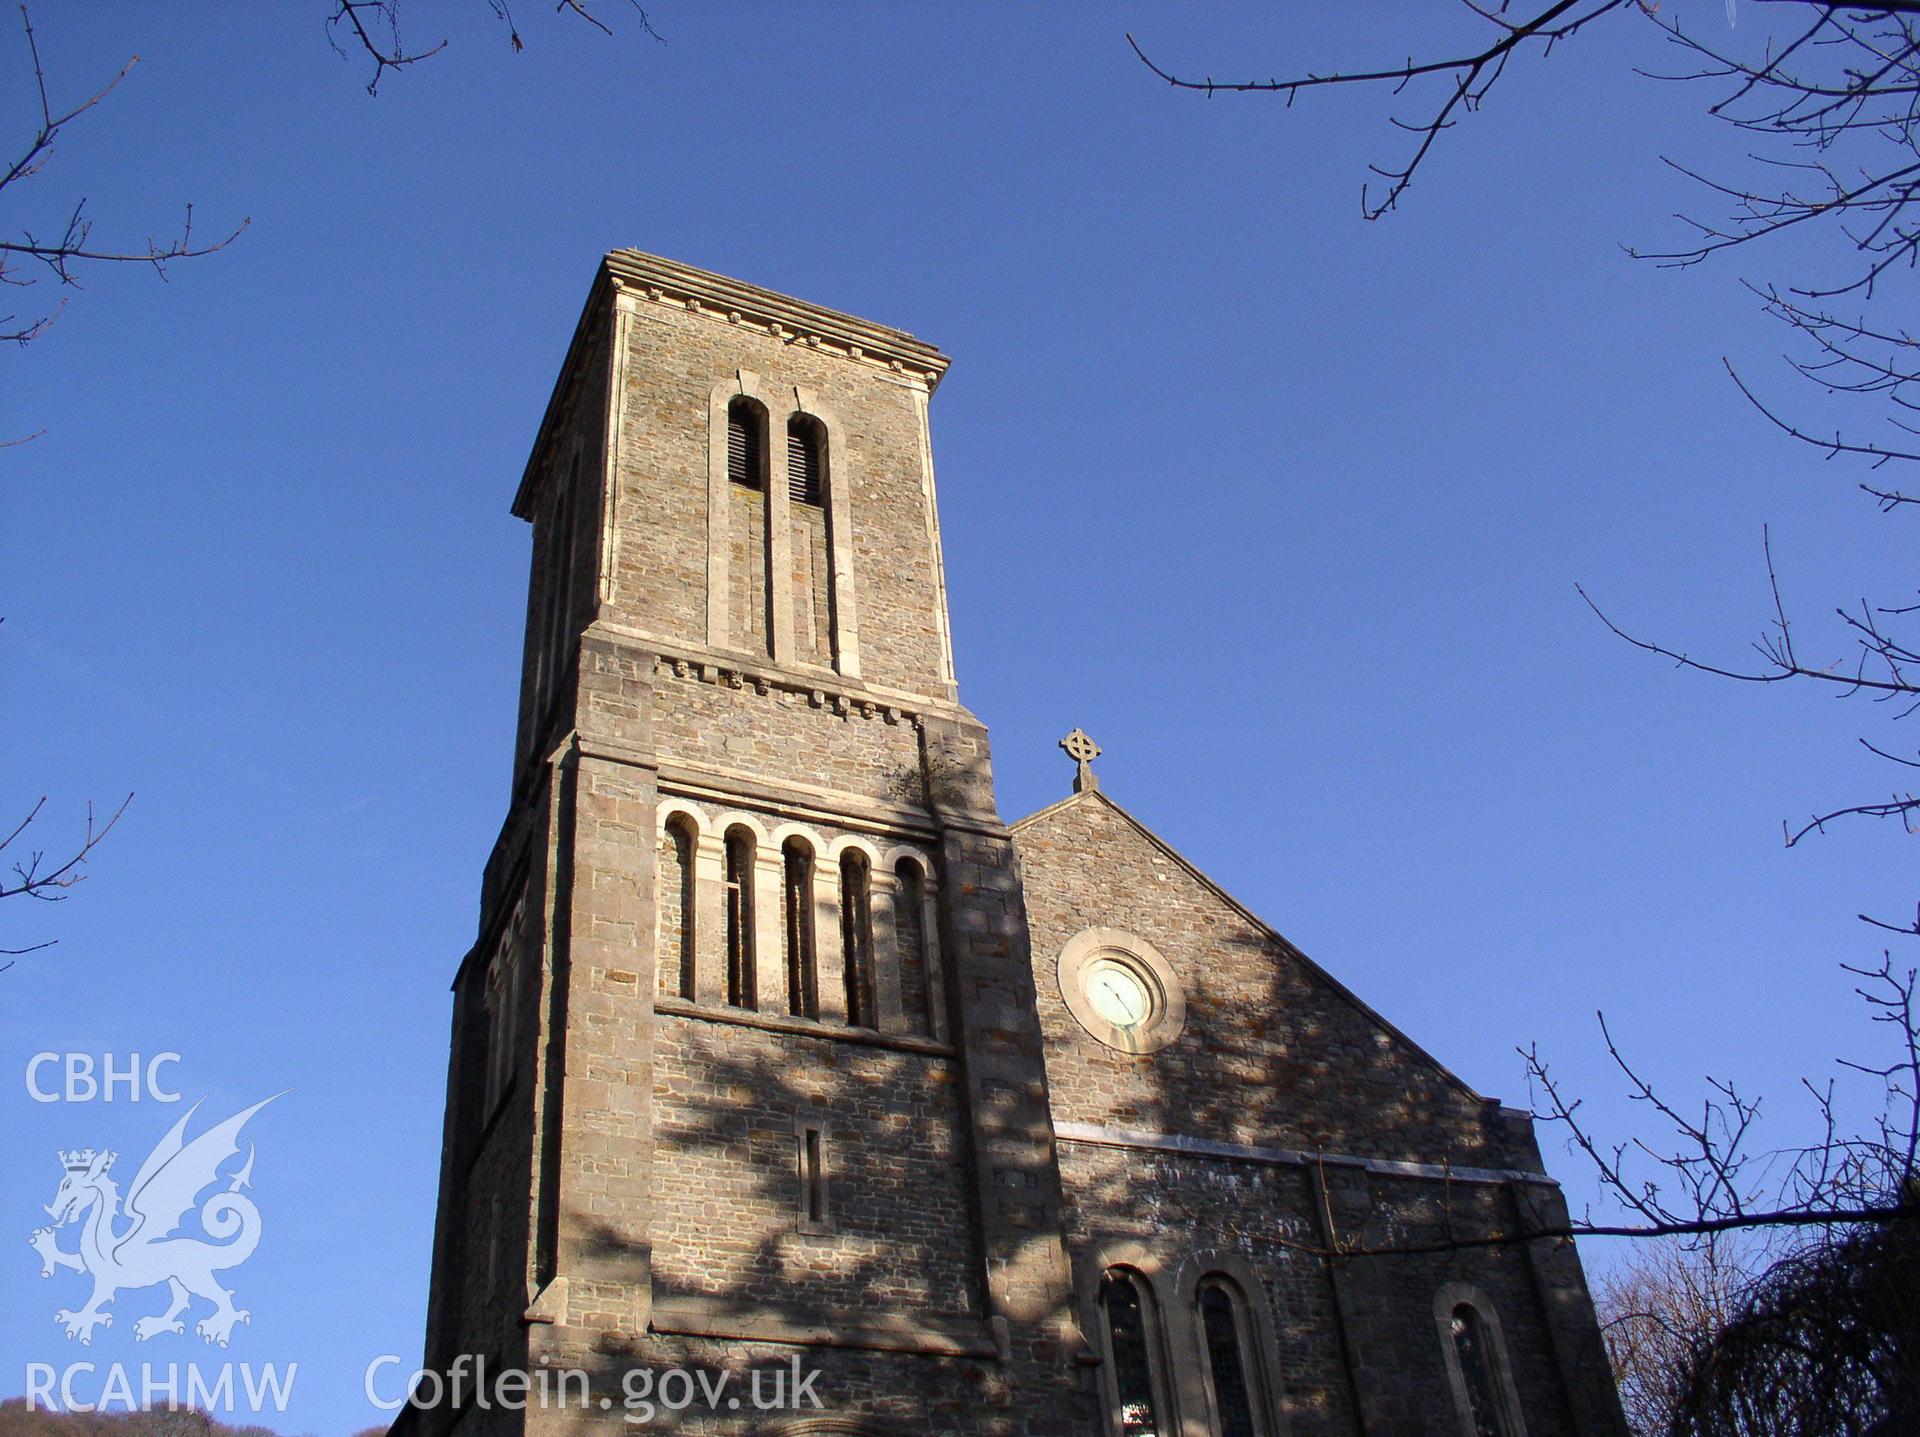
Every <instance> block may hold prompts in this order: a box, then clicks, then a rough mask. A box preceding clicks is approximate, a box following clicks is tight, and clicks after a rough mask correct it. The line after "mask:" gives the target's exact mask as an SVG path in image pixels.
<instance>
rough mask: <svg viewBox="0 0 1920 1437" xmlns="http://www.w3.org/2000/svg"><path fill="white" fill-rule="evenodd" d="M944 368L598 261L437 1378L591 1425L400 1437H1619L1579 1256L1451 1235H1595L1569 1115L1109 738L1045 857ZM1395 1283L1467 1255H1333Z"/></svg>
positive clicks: (509, 1408)
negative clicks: (517, 1390) (942, 460)
mask: <svg viewBox="0 0 1920 1437" xmlns="http://www.w3.org/2000/svg"><path fill="white" fill-rule="evenodd" d="M946 366H947V360H946V358H945V356H943V355H942V354H941V353H940V352H939V351H938V350H937V349H935V348H933V347H932V346H931V345H928V344H926V343H923V342H922V341H920V340H918V339H915V338H913V337H912V336H911V335H908V334H904V333H902V332H900V331H898V330H893V329H888V328H885V327H883V326H880V325H877V324H873V323H870V322H868V321H866V320H861V319H856V318H853V317H851V316H848V315H844V314H839V313H836V312H834V311H832V310H827V309H822V308H820V307H818V306H816V305H811V304H807V303H803V302H801V301H798V300H794V299H790V298H787V297H785V296H782V295H777V294H773V293H770V292H768V291H765V290H761V289H757V288H755V287H753V286H751V285H748V284H743V283H741V282H739V281H736V280H731V279H726V278H723V277H721V276H718V275H714V274H709V273H706V272H704V271H701V270H696V269H692V268H690V267H688V266H685V265H681V264H677V263H674V262H672V261H668V260H663V259H659V258H656V257H653V256H649V255H643V254H639V253H636V252H633V251H621V252H618V253H615V254H612V255H609V256H607V258H606V259H605V261H604V262H603V263H602V265H601V267H600V271H599V273H598V275H597V277H596V279H595V281H594V285H593V289H592V291H591V293H590V294H589V296H588V300H587V305H586V309H585V312H584V313H583V315H582V317H581V319H580V323H579V326H578V328H577V330H576V332H575V335H574V339H573V343H572V346H571V348H570V350H569V352H568V355H567V359H566V363H565V365H564V367H563V369H562V371H561V374H560V379H559V382H558V384H557V385H556V387H555V390H554V394H553V398H552V400H551V402H550V404H549V406H548V409H547V413H546V417H545V419H544V421H543V423H542V425H541V428H540V432H539V435H538V438H537V439H536V441H535V444H534V448H533V454H532V458H531V460H530V461H529V463H528V465H527V469H526V472H525V476H524V478H523V480H522V482H521V485H520V489H519V493H518V495H517V497H516V498H515V501H514V512H515V513H516V514H518V515H519V516H520V517H521V518H522V519H525V520H527V521H528V522H529V523H530V524H531V525H532V526H533V564H532V578H531V583H530V587H529V600H528V614H527V632H526V647H525V660H524V668H523V680H522V688H521V697H520V717H519V737H518V742H517V745H516V750H515V753H516V757H515V765H514V779H513V790H512V798H511V803H510V807H509V812H508V816H507V820H506V823H505V825H504V827H503V829H502V832H501V835H500V838H499V841H498V843H497V844H496V846H495V849H494V852H493V855H492V857H491V858H490V860H489V862H488V864H487V868H486V873H485V878H484V882H483V888H482V898H481V922H480V934H479V941H478V943H477V944H476V945H475V946H474V948H473V949H472V950H471V951H470V952H469V953H468V955H467V957H466V959H465V960H464V961H463V963H462V964H461V966H460V970H459V974H458V976H457V978H456V979H455V983H454V1021H453V1046H452V1059H451V1063H450V1071H449V1079H448V1090H447V1111H446V1129H445V1133H446V1136H445V1142H444V1147H443V1153H442V1174H441V1187H440V1206H439V1222H438V1226H437V1230H436V1233H435V1238H434V1256H433V1282H432V1292H431V1298H430V1304H429V1312H428V1330H427V1347H426V1361H425V1364H424V1365H425V1368H426V1369H427V1370H428V1371H429V1372H434V1373H442V1374H452V1373H455V1372H457V1371H460V1370H461V1369H462V1368H463V1367H464V1370H465V1372H466V1374H467V1379H468V1382H469V1384H471V1382H472V1381H473V1376H474V1372H475V1370H476V1367H479V1366H480V1365H481V1364H484V1368H482V1369H481V1370H491V1371H493V1372H498V1371H500V1370H502V1369H521V1370H524V1371H532V1372H539V1371H543V1370H544V1371H547V1372H572V1371H580V1372H585V1373H586V1374H587V1375H588V1377H589V1379H590V1381H591V1395H590V1396H589V1397H588V1399H587V1400H586V1401H585V1403H584V1404H583V1403H582V1402H581V1401H580V1399H579V1393H578V1391H577V1389H568V1388H565V1387H564V1386H563V1387H562V1388H559V1389H551V1391H552V1392H553V1394H554V1397H553V1400H549V1401H546V1402H542V1401H540V1400H539V1398H538V1394H537V1393H536V1395H535V1396H534V1398H533V1399H531V1400H529V1401H528V1403H527V1405H526V1406H525V1408H524V1410H518V1409H517V1408H516V1406H515V1405H514V1404H513V1403H512V1402H510V1401H509V1402H502V1401H499V1400H495V1401H493V1402H491V1403H483V1402H481V1401H479V1400H476V1399H475V1397H474V1396H473V1394H472V1392H471V1387H470V1386H469V1390H468V1392H467V1393H466V1394H465V1395H464V1396H463V1397H462V1398H461V1400H459V1401H457V1402H456V1401H451V1400H443V1401H442V1402H440V1403H439V1404H437V1405H433V1406H422V1407H419V1408H415V1409H409V1410H408V1411H407V1412H406V1413H405V1414H404V1415H403V1417H402V1419H401V1422H400V1423H399V1424H398V1428H400V1429H406V1430H407V1431H408V1433H409V1437H412V1434H415V1433H417V1434H418V1437H439V1434H444V1433H450V1432H453V1431H454V1430H455V1429H456V1428H457V1429H458V1430H459V1431H460V1432H461V1433H462V1434H463V1435H464V1434H481V1433H485V1434H494V1433H501V1434H506V1433H516V1434H517V1433H520V1432H523V1431H524V1432H526V1433H529V1434H547V1433H561V1432H569V1433H571V1432H575V1431H580V1432H586V1431H592V1432H596V1433H606V1434H613V1433H617V1432H630V1431H634V1430H642V1431H644V1430H672V1431H680V1432H716V1433H718V1432H725V1433H740V1434H755V1433H767V1434H772V1433H792V1434H798V1433H817V1434H826V1433H864V1434H898V1437H908V1434H933V1433H956V1434H961V1433H980V1434H988V1433H992V1434H1062V1437H1064V1434H1086V1437H1094V1434H1111V1437H1146V1434H1158V1437H1169V1434H1180V1437H1189V1434H1190V1437H1201V1434H1214V1437H1282V1434H1292V1437H1308V1434H1319V1433H1326V1434H1336V1433H1338V1434H1349V1433H1351V1434H1361V1433H1366V1434H1376V1433H1378V1434H1407V1437H1412V1434H1416V1433H1420V1434H1429V1433H1431V1434H1446V1437H1553V1434H1568V1437H1576V1434H1577V1437H1589V1434H1592V1437H1603V1434H1604V1437H1612V1434H1615V1433H1618V1432H1620V1431H1622V1430H1623V1428H1622V1427H1621V1425H1620V1420H1619V1409H1618V1404H1617V1401H1616V1400H1615V1399H1614V1397H1613V1394H1612V1388H1611V1384H1610V1382H1609V1380H1608V1378H1607V1376H1606V1369H1605V1362H1604V1358H1603V1357H1602V1356H1601V1355H1600V1354H1599V1348H1598V1336H1597V1332H1596V1330H1595V1327H1594V1321H1593V1316H1592V1311H1591V1305H1590V1303H1589V1302H1588V1299H1587V1295H1586V1289H1585V1286H1584V1283H1583V1281H1582V1279H1581V1275H1580V1269H1579V1264H1578V1262H1577V1259H1576V1258H1575V1257H1574V1255H1573V1253H1572V1250H1571V1249H1570V1248H1567V1247H1564V1246H1559V1245H1555V1244H1552V1243H1550V1242H1545V1241H1534V1242H1531V1243H1523V1242H1515V1243H1510V1244H1499V1245H1495V1246H1492V1247H1475V1248H1468V1249H1458V1250H1448V1249H1446V1248H1445V1246H1444V1244H1435V1243H1434V1242H1432V1241H1431V1239H1432V1238H1434V1237H1435V1236H1437V1235H1442V1234H1444V1233H1452V1232H1458V1231H1461V1230H1462V1229H1463V1228H1464V1229H1466V1230H1469V1231H1472V1232H1474V1233H1478V1234H1481V1235H1486V1234H1512V1233H1513V1232H1515V1231H1516V1228H1517V1226H1518V1225H1521V1224H1531V1225H1533V1226H1541V1225H1550V1224H1552V1223H1553V1222H1555V1221H1556V1220H1558V1221H1564V1212H1565V1210H1564V1206H1563V1205H1562V1204H1561V1202H1560V1199H1559V1196H1558V1192H1557V1189H1555V1188H1554V1186H1553V1184H1552V1182H1551V1180H1550V1179H1549V1178H1547V1177H1546V1176H1545V1174H1544V1171H1543V1169H1542V1167H1541V1164H1540V1160H1539V1154H1538V1152H1537V1150H1536V1148H1535V1146H1534V1143H1533V1140H1532V1136H1531V1132H1530V1130H1529V1126H1528V1124H1527V1121H1526V1119H1525V1117H1524V1116H1523V1115H1519V1114H1516V1113H1513V1112H1511V1111H1509V1110H1505V1109H1502V1108H1500V1106H1499V1105H1498V1104H1497V1103H1496V1102H1494V1101H1492V1100H1487V1099H1481V1098H1479V1097H1477V1096H1476V1095H1474V1094H1473V1093H1471V1092H1470V1091H1468V1090H1467V1089H1466V1087H1465V1086H1464V1085H1463V1084H1461V1083H1459V1081H1458V1080H1457V1079H1455V1078H1453V1077H1452V1076H1451V1075H1450V1074H1448V1073H1446V1072H1445V1070H1444V1069H1442V1068H1440V1067H1439V1066H1438V1064H1436V1063H1435V1062H1434V1061H1433V1060H1432V1059H1431V1058H1429V1057H1428V1056H1427V1055H1426V1054H1425V1053H1423V1052H1421V1051H1420V1050H1419V1049H1418V1048H1417V1047H1415V1046H1414V1045H1413V1044H1412V1043H1411V1042H1409V1041H1408V1040H1407V1039H1405V1038H1404V1037H1403V1036H1401V1035H1400V1034H1399V1033H1398V1032H1397V1031H1395V1030H1394V1029H1392V1028H1391V1027H1390V1026H1389V1025H1388V1024H1387V1023H1386V1022H1385V1020H1383V1019H1381V1018H1380V1017H1378V1016H1377V1015H1376V1014H1374V1013H1373V1012H1372V1011H1371V1010H1370V1009H1368V1008H1366V1007H1365V1006H1364V1005H1362V1004H1361V1003H1360V1002H1359V1000H1358V999H1356V998H1354V997H1353V996H1352V995H1351V994H1349V993H1347V991H1346V990H1345V989H1344V988H1342V987H1340V986H1339V985H1338V984H1337V983H1336V982H1334V980H1333V979H1331V978H1330V977H1328V976H1327V975H1326V974H1325V973H1324V972H1323V971H1322V970H1320V969H1319V968H1317V967H1316V966H1314V965H1313V964H1312V963H1311V962H1310V961H1309V960H1307V959H1306V958H1305V957H1304V956H1303V955H1301V954H1300V953H1299V952H1298V951H1297V950H1295V949H1293V948H1292V947H1291V945H1289V944H1287V943H1286V941H1285V940H1284V939H1283V938H1281V937H1280V936H1279V935H1278V934H1277V933H1275V932H1273V931H1272V930H1271V929H1269V928H1267V927H1266V926H1265V925H1264V924H1262V923H1261V922H1260V921H1259V920H1258V919H1257V918H1255V917H1253V915H1251V914H1249V913H1247V912H1246V911H1245V910H1244V909H1242V908H1240V907H1239V905H1237V904H1235V903H1234V902H1233V900H1231V899H1230V898H1228V897H1227V896H1226V895H1225V894H1224V893H1222V892H1221V891H1220V890H1219V889H1218V888H1217V887H1216V886H1214V885H1213V884H1212V883H1211V882H1210V881H1209V880H1207V879H1206V878H1205V876H1204V875H1203V874H1201V873H1200V872H1199V871H1198V870H1197V869H1195V868H1193V867H1192V866H1191V865H1189V864H1187V863H1186V861H1185V860H1184V859H1182V858H1180V856H1179V855H1178V854H1175V853H1174V852H1173V851H1172V850H1171V849H1169V848H1167V847H1166V846H1165V845H1164V844H1163V843H1161V842H1160V840H1158V839H1157V838H1155V837H1154V836H1153V835H1152V834H1151V833H1149V832H1148V831H1147V830H1146V829H1145V828H1144V827H1142V826H1141V825H1140V824H1138V823H1137V822H1136V821H1135V820H1133V819H1132V818H1131V817H1130V816H1129V815H1128V814H1127V813H1126V811H1125V810H1124V809H1122V808H1121V807H1119V805H1117V804H1116V803H1114V802H1113V801H1112V800H1111V799H1110V798H1108V797H1107V795H1105V794H1104V793H1102V792H1100V790H1099V786H1098V783H1097V781H1096V780H1095V779H1094V777H1093V770H1092V767H1091V764H1092V760H1093V758H1094V757H1095V756H1096V754H1097V749H1096V748H1095V747H1094V746H1093V744H1092V742H1091V740H1089V739H1087V737H1086V736H1085V735H1084V734H1081V733H1079V732H1078V731H1076V732H1075V734H1074V735H1072V736H1070V738H1069V740H1068V741H1067V744H1066V746H1067V747H1068V751H1069V753H1070V755H1071V756H1072V757H1073V758H1074V759H1075V760H1076V762H1077V763H1078V765H1079V770H1078V772H1079V777H1078V779H1077V780H1076V783H1075V786H1074V787H1075V792H1074V794H1073V796H1071V797H1070V798H1068V799H1067V800H1065V801H1064V802H1063V803H1061V804H1057V805H1055V806H1054V807H1053V808H1050V809H1048V810H1045V811H1043V812H1042V813H1040V814H1037V815H1034V816H1033V817H1032V818H1030V819H1027V820H1025V821H1023V822H1022V823H1021V824H1018V825H1015V826H1014V827H1013V828H1011V829H1010V828H1009V827H1008V826H1007V825H1006V824H1005V823H1003V822H1002V820H1001V818H1000V816H999V814H998V812H997V810H996V807H995V801H994V794H993V781H992V770H991V764H990V761H989V755H988V745H987V735H986V731H985V729H984V728H983V727H982V725H981V724H980V722H979V721H978V720H977V719H976V718H974V717H973V715H972V714H970V713H969V712H968V711H967V710H966V709H965V708H963V707H962V706H961V705H960V703H959V700H958V695H957V690H956V687H955V681H954V672H953V657H952V647H951V643H950V639H949V633H948V623H947V598H946V591H945V580H944V575H943V569H942V562H941V555H940V530H939V522H938V516H937V512H936V507H935V499H934V471H933V460H932V449H931V445H930V441H929V437H928V426H927V410H928V400H929V398H930V397H931V395H932V393H933V391H934V389H935V387H936V386H937V385H938V384H939V382H940V378H941V375H942V373H943V372H944V371H945V369H946ZM1376 1245H1387V1246H1393V1245H1401V1246H1419V1247H1423V1248H1424V1249H1425V1250H1423V1251H1422V1252H1421V1253H1420V1254H1419V1255H1411V1256H1409V1255H1402V1256H1396V1257H1389V1258H1379V1257H1364V1256H1347V1255H1341V1256H1337V1257H1333V1258H1331V1259H1330V1258H1329V1257H1328V1253H1329V1251H1331V1250H1335V1249H1338V1250H1340V1251H1341V1252H1342V1253H1343V1254H1344V1253H1345V1252H1346V1250H1348V1249H1351V1248H1354V1247H1356V1246H1358V1247H1361V1248H1365V1247H1369V1246H1376ZM669 1374H678V1376H675V1377H672V1378H670V1377H669ZM801 1374H811V1375H812V1379H811V1381H810V1383H808V1384H807V1385H806V1386H805V1387H804V1388H803V1389H802V1390H801V1391H799V1392H796V1391H795V1390H794V1383H795V1382H796V1380H797V1379H798V1378H799V1376H800V1375H801ZM776 1377H778V1378H780V1379H783V1380H784V1384H785V1386H784V1390H783V1388H782V1386H781V1385H780V1384H779V1383H777V1382H776V1381H775V1380H774V1379H775V1378H776ZM723 1379H724V1380H725V1381H726V1382H727V1383H728V1384H729V1385H727V1386H725V1387H720V1386H718V1385H717V1384H719V1383H720V1382H721V1381H722V1380H723ZM623 1384H624V1386H623ZM450 1393H451V1389H449V1396H450ZM498 1395H499V1394H497V1393H496V1394H495V1396H496V1397H498ZM603 1397H606V1398H610V1399H611V1401H610V1403H608V1404H607V1405H603V1404H602V1401H601V1399H602V1398H603ZM630 1398H634V1399H637V1400H635V1401H634V1402H632V1403H631V1404H629V1402H628V1399H630ZM682 1398H686V1399H687V1400H685V1401H682V1400H681V1399H682ZM776 1401H778V1402H780V1403H781V1404H782V1405H781V1406H780V1407H779V1408H778V1409H777V1410H776V1409H775V1407H774V1406H773V1405H772V1404H773V1403H775V1402H776ZM623 1409H624V1410H623ZM643 1419H644V1420H643Z"/></svg>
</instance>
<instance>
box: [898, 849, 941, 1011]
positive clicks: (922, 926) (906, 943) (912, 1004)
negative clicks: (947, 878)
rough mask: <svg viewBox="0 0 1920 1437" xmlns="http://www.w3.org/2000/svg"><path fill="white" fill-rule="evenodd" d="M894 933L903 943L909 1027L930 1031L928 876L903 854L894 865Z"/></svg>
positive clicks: (904, 997) (903, 1006) (902, 973)
mask: <svg viewBox="0 0 1920 1437" xmlns="http://www.w3.org/2000/svg"><path fill="white" fill-rule="evenodd" d="M893 876H894V888H893V902H894V915H893V934H894V941H895V942H897V943H898V944H899V945H900V1008H901V1016H902V1017H903V1018H904V1019H905V1020H906V1024H907V1028H908V1030H909V1031H910V1032H914V1033H921V1034H925V1033H931V1032H932V1031H933V1024H932V1020H931V1011H932V1003H933V996H932V994H930V993H929V992H928V991H927V977H928V974H927V966H928V965H927V930H926V914H925V911H924V905H925V900H926V891H927V890H926V880H925V879H923V878H922V877H921V876H920V865H919V864H917V863H915V862H913V861H912V860H911V859H906V858H903V859H901V860H900V862H899V863H897V864H895V865H894V870H893Z"/></svg>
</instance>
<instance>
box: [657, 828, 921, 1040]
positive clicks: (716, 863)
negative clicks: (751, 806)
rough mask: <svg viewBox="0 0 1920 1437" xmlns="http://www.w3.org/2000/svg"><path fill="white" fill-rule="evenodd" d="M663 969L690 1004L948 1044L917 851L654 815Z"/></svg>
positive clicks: (670, 992)
mask: <svg viewBox="0 0 1920 1437" xmlns="http://www.w3.org/2000/svg"><path fill="white" fill-rule="evenodd" d="M659 852H660V864H659V884H658V899H659V913H660V925H659V936H660V943H659V972H660V990H661V992H662V993H663V994H665V995H667V996H670V997H676V998H680V999H682V1000H684V1001H686V1002H689V1003H699V1004H702V1005H713V1006H721V1007H727V1008H736V1009H740V1010H743V1011H745V1012H752V1013H763V1014H776V1015H780V1016H784V1017H790V1018H803V1019H807V1020H810V1021H815V1022H821V1023H830V1024H836V1025H843V1026H846V1027H850V1028H861V1029H871V1030H874V1031H877V1032H883V1033H894V1034H900V1035H905V1036H910V1037H924V1038H943V1037H944V1036H945V1033H944V1027H945V1025H944V1022H943V1019H942V1015H941V1004H940V1001H939V993H940V980H939V945H938V938H937V934H938V924H937V921H936V913H937V909H936V906H935V895H934V885H933V882H932V876H931V868H930V865H929V864H928V862H927V859H926V857H925V855H923V854H922V853H920V852H918V851H917V850H913V849H907V848H895V849H891V850H888V851H886V852H882V851H881V850H880V849H879V848H878V847H877V846H876V845H874V844H873V843H871V842H869V841H867V840H865V839H861V838H857V837H851V836H844V835H843V836H841V837H838V838H836V839H833V840H831V841H828V840H826V839H823V838H822V837H821V836H820V835H819V834H817V833H815V832H813V831H812V830H809V829H807V828H806V827H804V826H802V825H797V824H786V825H782V826H781V827H779V828H777V829H775V830H774V831H772V832H771V833H769V832H768V831H767V830H766V829H765V827H764V826H763V824H762V823H761V822H760V821H759V820H758V819H757V818H755V817H753V816H750V815H746V814H737V813H735V814H723V815H720V816H719V817H716V818H713V819H709V818H708V817H707V815H705V814H704V813H702V812H701V811H700V810H698V809H697V808H695V807H694V806H693V805H692V804H689V803H684V802H681V801H677V800H676V801H675V802H674V803H673V804H672V805H671V806H670V807H668V808H666V809H665V810H664V811H663V813H662V817H661V828H660V850H659Z"/></svg>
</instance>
